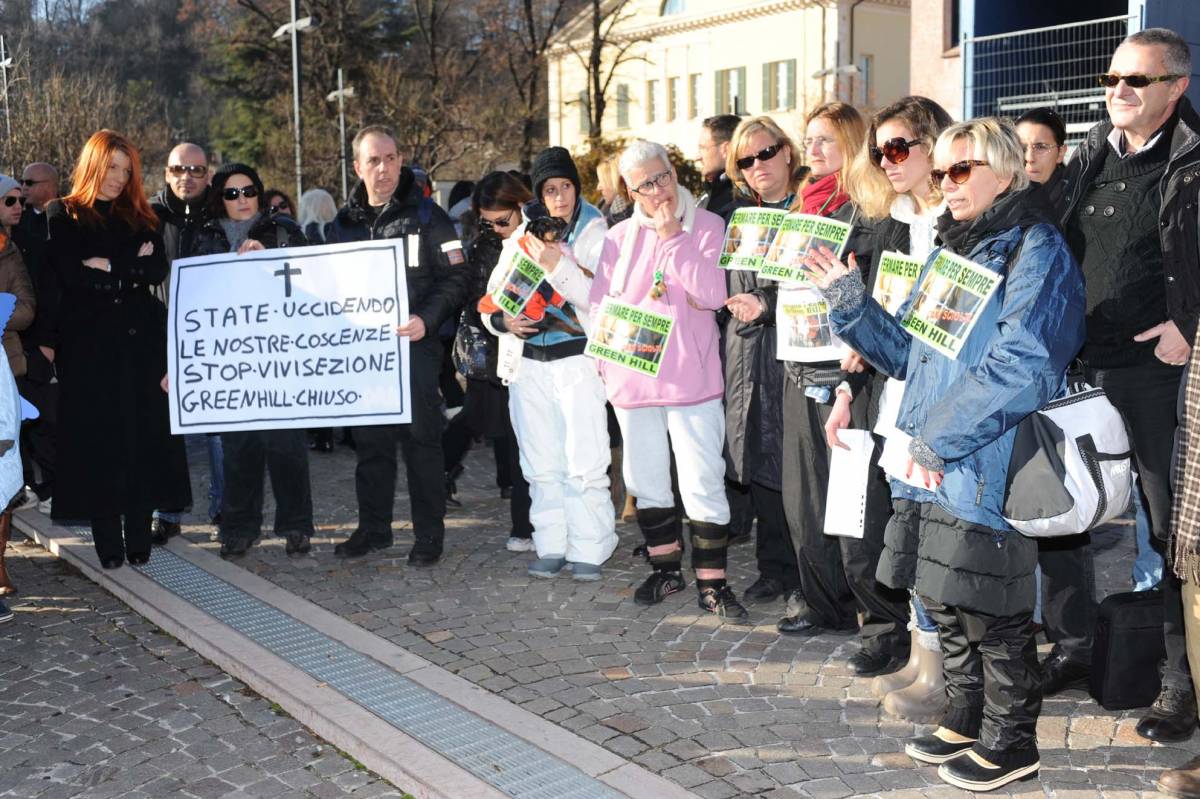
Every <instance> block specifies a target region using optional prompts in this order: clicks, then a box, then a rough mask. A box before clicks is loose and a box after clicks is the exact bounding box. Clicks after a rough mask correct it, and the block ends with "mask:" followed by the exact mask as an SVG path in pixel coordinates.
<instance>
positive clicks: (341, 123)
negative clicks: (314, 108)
mask: <svg viewBox="0 0 1200 799" xmlns="http://www.w3.org/2000/svg"><path fill="white" fill-rule="evenodd" d="M353 96H354V87H353V86H343V85H342V68H341V67H338V87H337V91H335V92H330V93H329V94H327V95H325V100H326V101H327V102H330V103H332V102H333V101H334V100H337V104H338V127H339V129H340V130H341V133H342V137H341V139H340V141H341V144H342V202H346V200H347V199H348V197H347V196H346V194H347V190H346V98H347V97H353Z"/></svg>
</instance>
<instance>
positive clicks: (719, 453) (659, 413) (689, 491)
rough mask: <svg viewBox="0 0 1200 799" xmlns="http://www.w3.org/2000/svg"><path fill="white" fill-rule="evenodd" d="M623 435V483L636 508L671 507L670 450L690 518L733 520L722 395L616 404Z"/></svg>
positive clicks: (672, 497) (672, 501)
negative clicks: (666, 403) (696, 399)
mask: <svg viewBox="0 0 1200 799" xmlns="http://www.w3.org/2000/svg"><path fill="white" fill-rule="evenodd" d="M616 411H617V421H618V422H619V423H620V424H621V437H622V438H623V439H624V440H625V453H624V458H623V474H624V475H625V489H626V490H627V491H628V492H629V493H630V494H633V496H635V497H637V506H638V508H671V507H674V506H675V495H674V493H673V492H672V491H671V452H672V451H673V452H674V453H675V472H676V474H677V475H678V476H679V494H680V496H681V497H682V498H683V510H684V512H685V513H686V514H687V517H688V518H689V519H691V520H692V521H697V522H707V523H709V524H728V523H729V501H728V500H727V499H726V498H725V456H724V454H723V453H724V446H725V409H724V406H723V405H722V404H721V400H719V399H714V400H709V401H708V402H702V403H700V404H699V405H675V406H658V407H653V408H617V409H616Z"/></svg>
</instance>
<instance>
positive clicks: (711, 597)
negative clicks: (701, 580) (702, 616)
mask: <svg viewBox="0 0 1200 799" xmlns="http://www.w3.org/2000/svg"><path fill="white" fill-rule="evenodd" d="M696 602H697V604H699V605H700V609H701V610H703V611H707V612H708V613H715V614H716V615H718V616H720V617H721V618H723V619H744V618H746V617H748V616H749V615H750V612H749V611H748V610H746V609H745V608H744V607H742V603H741V602H738V601H737V596H736V595H735V594H734V593H733V589H732V588H730V587H729V586H727V585H723V586H721V587H720V588H701V589H700V596H699V597H697V599H696Z"/></svg>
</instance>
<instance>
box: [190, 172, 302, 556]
mask: <svg viewBox="0 0 1200 799" xmlns="http://www.w3.org/2000/svg"><path fill="white" fill-rule="evenodd" d="M262 196H263V184H262V181H261V180H260V179H259V177H258V173H257V172H255V171H254V169H252V168H251V167H248V166H246V165H245V164H226V165H224V166H222V167H221V168H220V169H218V170H217V171H216V173H215V174H214V175H213V178H212V187H211V188H210V189H209V192H208V209H207V217H208V221H207V222H205V223H204V227H202V228H201V229H200V231H199V232H198V233H197V234H196V240H195V244H194V245H193V248H192V253H191V254H192V255H213V254H216V253H224V252H235V253H237V254H238V255H244V254H246V253H248V252H255V251H257V250H269V249H275V248H279V247H304V246H306V245H307V244H308V240H307V239H306V238H305V236H304V231H303V230H301V229H300V226H299V225H298V224H296V223H295V222H294V221H292V218H291V217H290V216H288V215H287V214H282V213H271V212H270V211H265V209H263V206H262V205H261V204H260V202H261V198H262ZM307 439H308V434H307V433H306V432H305V431H304V430H302V429H291V430H237V431H230V432H226V433H222V434H221V443H222V444H223V445H224V453H225V454H224V459H223V461H224V467H223V468H224V471H225V495H224V498H223V500H222V504H221V525H220V527H221V557H225V558H233V557H241V556H242V555H245V554H246V552H247V551H248V550H249V549H250V547H251V546H253V545H254V542H255V541H257V540H258V538H259V536H261V535H262V521H263V519H262V507H263V470H264V469H265V470H266V471H267V473H268V474H269V475H270V476H271V490H272V492H273V493H274V495H275V526H274V530H275V534H276V535H279V536H283V537H284V538H286V539H287V544H286V546H285V551H286V552H287V554H288V555H303V554H306V553H307V552H309V551H310V550H311V549H312V546H311V545H310V544H309V537H310V536H312V534H313V511H312V486H311V485H310V483H309V479H308V441H307Z"/></svg>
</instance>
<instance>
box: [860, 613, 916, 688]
mask: <svg viewBox="0 0 1200 799" xmlns="http://www.w3.org/2000/svg"><path fill="white" fill-rule="evenodd" d="M920 648H921V645H920V644H919V643H918V642H917V631H916V630H913V631H912V648H911V649H910V650H909V652H908V662H907V663H905V664H904V666H903V667H902V668H901V669H900V671H893V672H892V673H891V674H881V675H879V676H878V677H876V678H875V679H873V680H871V692H872V693H873V694H875V696H878V697H880V698H883V697H885V696H887V695H888V694H890V693H891V692H892V691H898V690H900V689H901V688H907V687H908V686H910V685H912V684H913V682H914V681H915V680H916V679H917V674H919V673H920V670H919V668H918V664H919V662H920V661H919V660H918V659H917V658H918V655H917V650H919V649H920Z"/></svg>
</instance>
